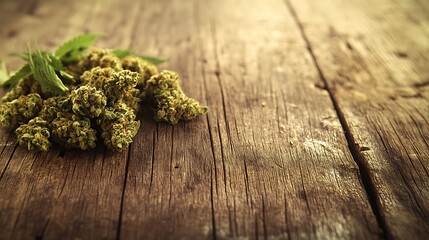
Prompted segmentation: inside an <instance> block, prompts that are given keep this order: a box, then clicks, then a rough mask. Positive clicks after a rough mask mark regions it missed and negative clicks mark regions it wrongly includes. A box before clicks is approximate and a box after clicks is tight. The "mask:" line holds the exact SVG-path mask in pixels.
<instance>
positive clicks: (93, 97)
mask: <svg viewBox="0 0 429 240" xmlns="http://www.w3.org/2000/svg"><path fill="white" fill-rule="evenodd" d="M70 100H71V103H72V109H73V112H74V113H76V114H79V115H81V116H86V117H89V118H95V117H98V116H100V114H101V113H102V112H103V111H104V108H105V107H106V104H107V98H106V96H105V95H104V93H103V92H102V91H100V90H97V89H96V88H95V87H92V86H88V85H84V86H80V87H78V88H76V89H75V90H73V91H72V92H71V94H70Z"/></svg>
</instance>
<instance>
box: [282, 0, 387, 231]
mask: <svg viewBox="0 0 429 240" xmlns="http://www.w3.org/2000/svg"><path fill="white" fill-rule="evenodd" d="M284 2H285V4H286V7H287V9H288V10H289V12H290V14H291V15H292V18H293V20H294V21H295V23H296V25H297V26H298V29H299V32H300V34H301V36H302V38H303V40H304V42H305V44H306V46H307V49H308V52H309V54H310V56H311V59H312V61H313V63H314V65H315V66H316V69H317V72H318V75H319V77H320V79H321V80H322V81H323V83H324V84H325V90H326V91H327V92H328V94H329V97H330V99H331V101H332V104H333V106H334V109H335V112H336V114H337V117H338V119H339V120H340V124H341V127H342V129H343V130H344V135H345V137H346V140H347V143H348V148H349V151H350V153H351V155H352V157H353V160H354V161H355V163H356V164H357V165H358V168H359V173H360V174H359V176H360V180H361V182H362V185H363V187H364V190H365V192H366V195H367V198H368V202H369V204H370V206H371V209H372V212H373V214H374V216H375V218H376V220H377V223H378V225H379V228H380V229H381V231H382V232H381V237H382V238H383V239H392V235H391V233H390V231H389V229H388V227H387V224H386V220H385V219H384V217H383V214H382V213H381V211H380V209H379V207H378V203H379V202H380V198H379V196H378V193H377V191H376V189H375V184H374V182H373V180H372V179H371V177H370V175H369V167H368V165H367V164H366V163H365V162H366V161H365V157H364V156H363V155H362V154H361V153H360V150H359V145H358V144H356V142H355V140H354V137H353V134H352V132H351V131H350V127H349V125H348V123H347V121H346V119H345V117H344V114H343V112H342V111H341V109H340V107H339V104H338V102H337V101H336V100H335V97H334V92H333V90H332V89H331V88H330V86H329V83H328V81H327V80H326V78H325V76H324V74H323V72H322V70H321V68H320V65H319V63H318V62H317V59H316V56H315V54H314V52H313V49H312V47H311V44H310V41H309V39H308V37H307V35H306V33H305V31H304V27H303V25H302V24H301V22H300V21H299V18H298V15H297V13H296V11H295V9H294V8H293V6H292V4H291V2H290V0H284Z"/></svg>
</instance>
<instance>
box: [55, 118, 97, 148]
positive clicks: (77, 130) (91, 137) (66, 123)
mask: <svg viewBox="0 0 429 240" xmlns="http://www.w3.org/2000/svg"><path fill="white" fill-rule="evenodd" d="M51 129H52V139H53V140H54V141H55V142H58V143H60V144H62V145H64V146H65V147H67V148H80V149H82V150H86V149H90V148H94V147H95V145H96V140H97V134H96V131H95V130H94V129H92V128H91V121H90V120H89V118H86V117H79V116H78V115H75V114H60V115H59V116H58V117H57V118H55V119H54V121H53V122H52V124H51Z"/></svg>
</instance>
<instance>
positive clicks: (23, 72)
mask: <svg viewBox="0 0 429 240" xmlns="http://www.w3.org/2000/svg"><path fill="white" fill-rule="evenodd" d="M30 74H31V68H30V65H29V64H25V65H24V66H23V67H22V68H20V69H19V70H18V71H17V72H16V73H15V74H13V75H12V76H10V77H9V79H7V80H6V81H5V82H2V83H1V85H0V86H2V87H4V86H11V87H14V86H15V85H16V84H17V83H18V81H19V80H21V79H23V78H25V77H27V76H28V75H30Z"/></svg>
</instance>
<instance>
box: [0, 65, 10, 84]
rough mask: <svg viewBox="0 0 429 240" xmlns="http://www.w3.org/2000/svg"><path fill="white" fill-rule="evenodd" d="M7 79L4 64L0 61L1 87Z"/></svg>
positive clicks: (7, 75)
mask: <svg viewBox="0 0 429 240" xmlns="http://www.w3.org/2000/svg"><path fill="white" fill-rule="evenodd" d="M8 79H9V74H8V72H7V68H6V64H5V63H4V62H3V61H2V60H0V85H3V83H4V82H6V81H7V80H8Z"/></svg>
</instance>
